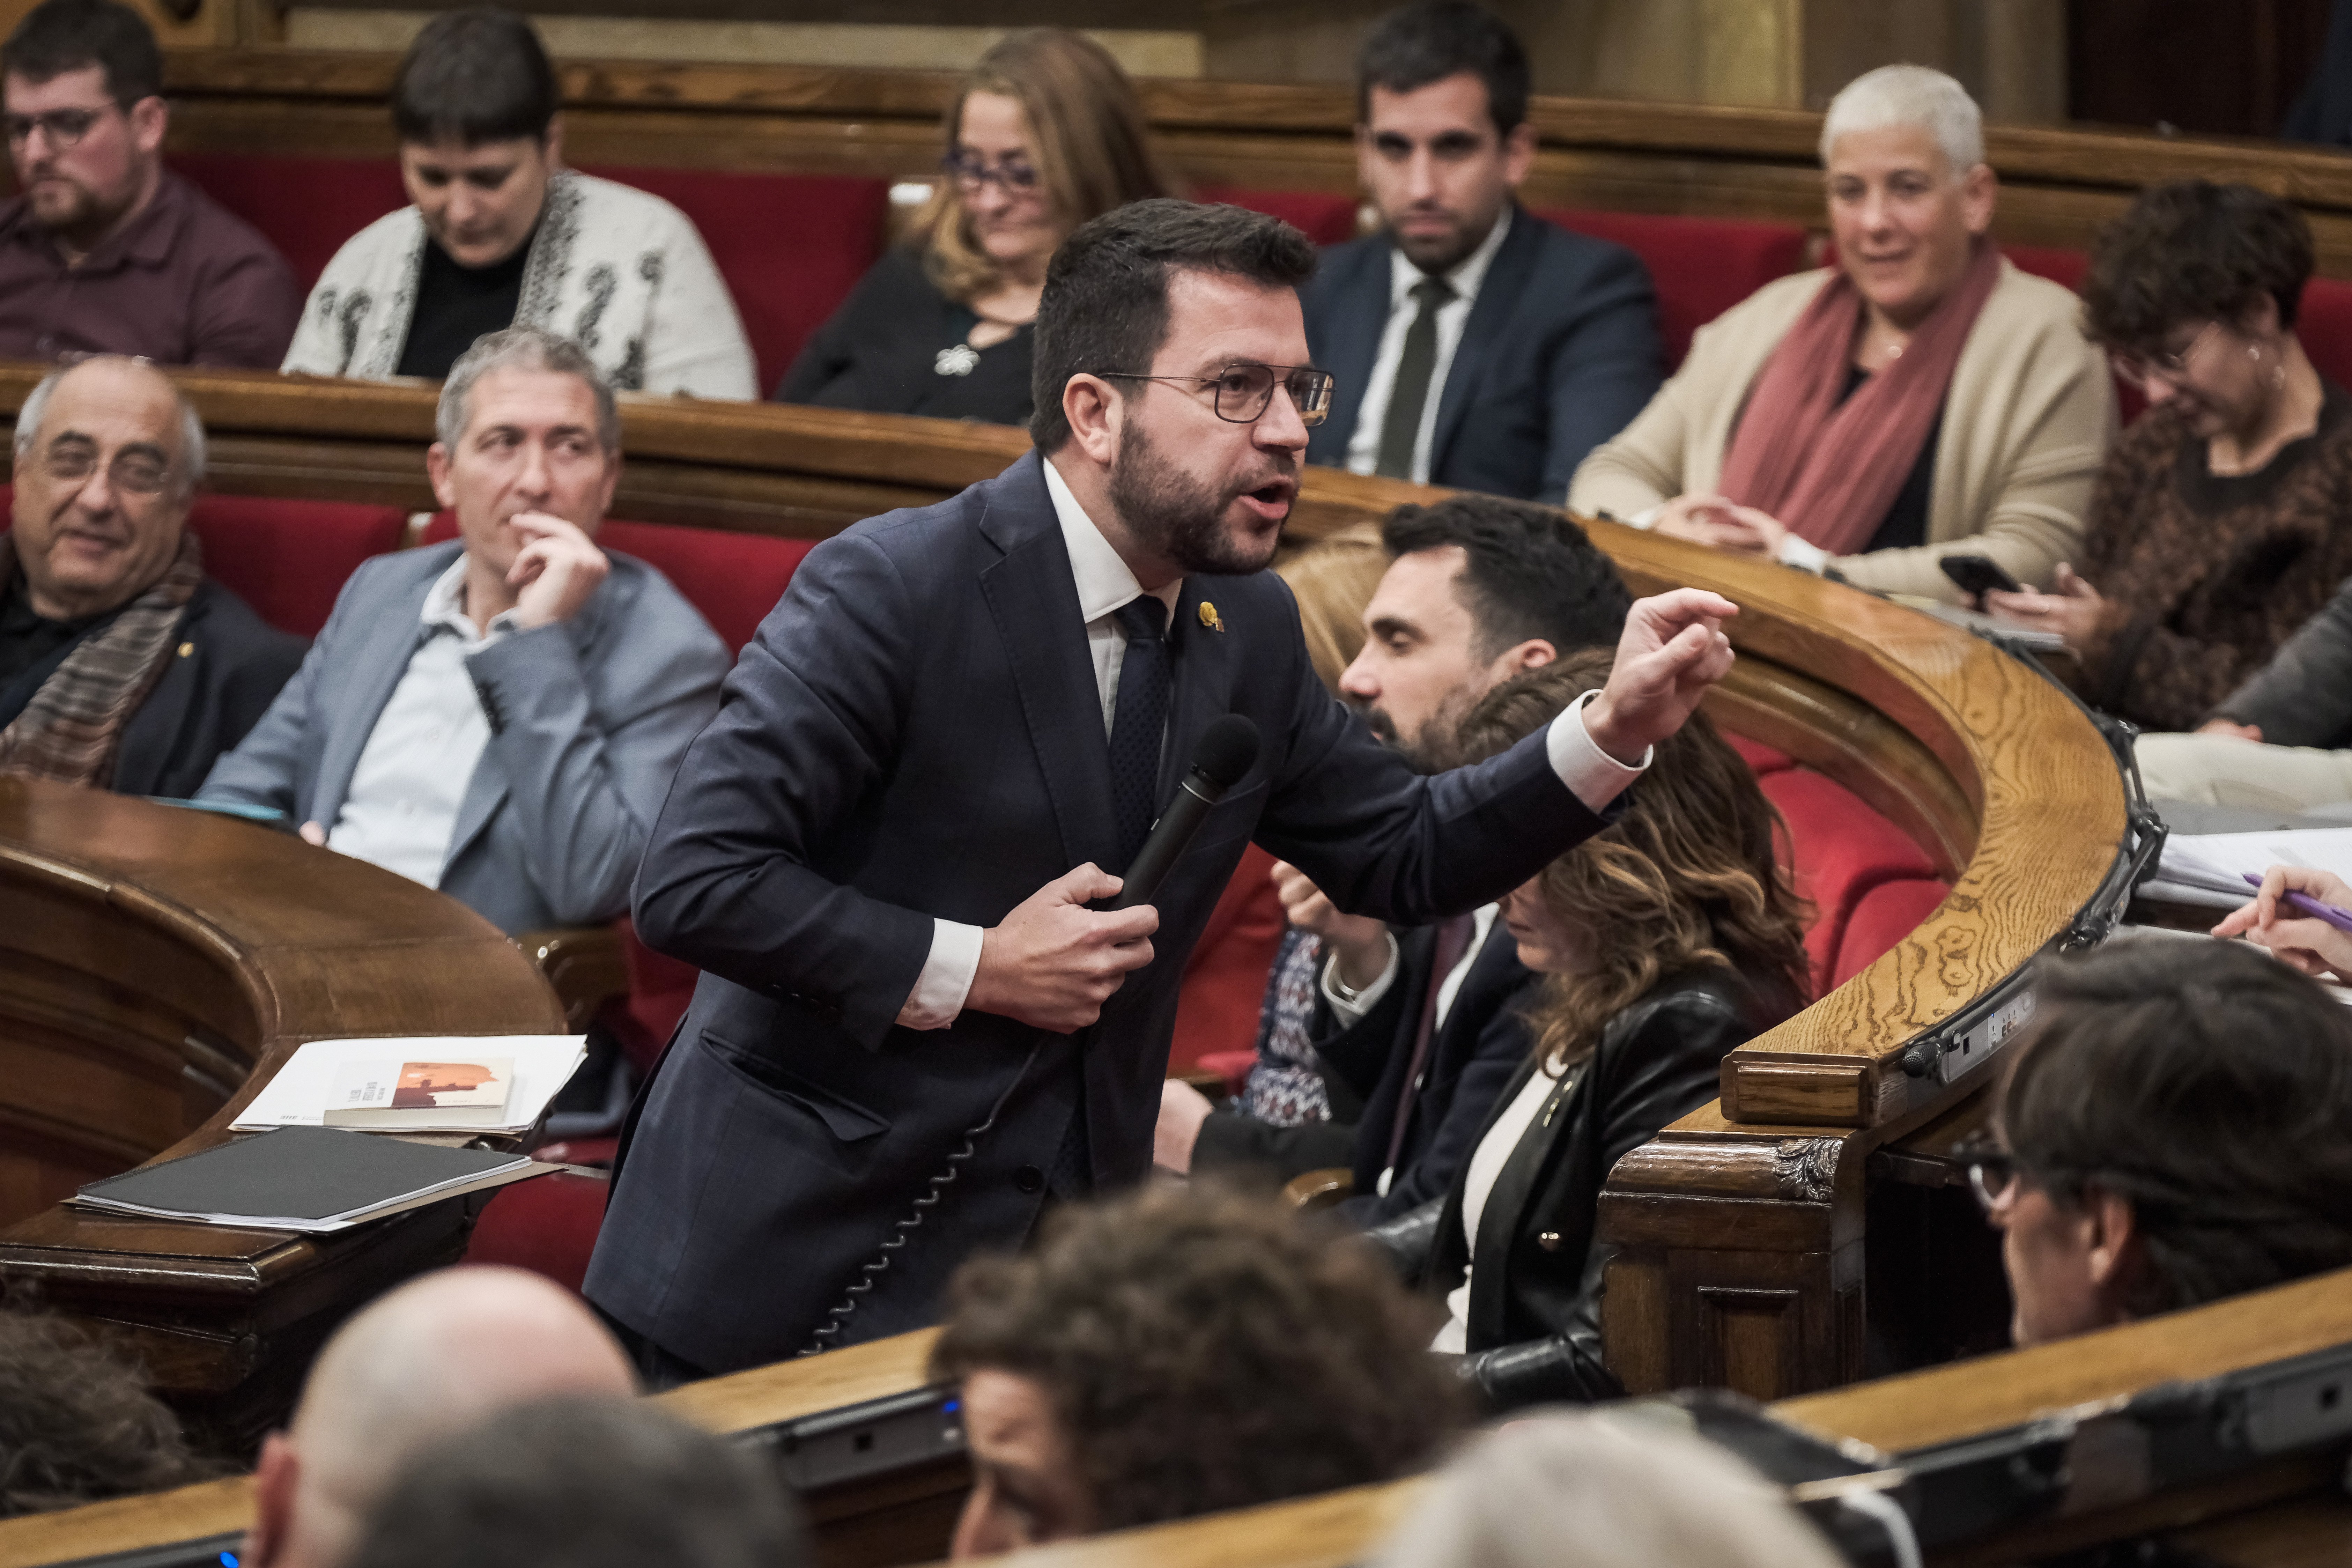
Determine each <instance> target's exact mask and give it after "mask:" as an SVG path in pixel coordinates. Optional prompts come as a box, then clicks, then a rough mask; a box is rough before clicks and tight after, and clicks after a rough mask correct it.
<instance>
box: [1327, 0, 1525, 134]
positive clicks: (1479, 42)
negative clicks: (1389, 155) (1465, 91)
mask: <svg viewBox="0 0 2352 1568" xmlns="http://www.w3.org/2000/svg"><path fill="white" fill-rule="evenodd" d="M1463 71H1468V72H1470V73H1471V74H1472V75H1473V76H1475V77H1476V78H1477V79H1479V80H1480V81H1482V82H1484V83H1486V113H1487V114H1488V115H1489V116H1490V117H1491V118H1492V119H1493V120H1494V121H1495V133H1496V135H1498V136H1508V135H1509V134H1510V133H1511V132H1514V131H1516V130H1517V129H1518V128H1519V126H1520V124H1521V123H1522V122H1523V121H1525V120H1526V119H1527V117H1528V51H1527V49H1526V48H1525V47H1522V46H1521V44H1520V43H1519V36H1518V35H1517V33H1514V32H1512V31H1511V29H1510V28H1508V27H1507V26H1504V25H1503V23H1502V20H1501V18H1499V17H1497V16H1495V14H1494V13H1493V12H1491V11H1488V10H1487V9H1486V7H1485V6H1483V5H1472V4H1470V0H1415V3H1414V4H1412V5H1400V6H1398V7H1397V8H1396V9H1395V10H1393V11H1391V12H1390V13H1389V14H1388V15H1387V16H1383V17H1381V22H1380V26H1377V27H1374V28H1373V29H1372V36H1371V37H1369V38H1367V39H1365V40H1364V52H1363V53H1362V54H1360V55H1359V56H1357V57H1356V123H1358V124H1359V125H1366V124H1370V122H1371V118H1372V89H1374V88H1376V87H1377V88H1381V89H1386V90H1387V91H1390V92H1411V91H1412V90H1413V89H1416V88H1423V87H1427V86H1428V85H1429V84H1430V83H1432V82H1433V81H1444V79H1446V78H1447V77H1450V76H1454V75H1457V74H1459V73H1460V72H1463Z"/></svg>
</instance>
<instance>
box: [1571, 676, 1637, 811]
mask: <svg viewBox="0 0 2352 1568" xmlns="http://www.w3.org/2000/svg"><path fill="white" fill-rule="evenodd" d="M1600 695H1601V694H1600V693H1599V692H1597V691H1588V692H1586V693H1585V694H1584V695H1583V696H1581V697H1580V698H1578V699H1577V700H1575V701H1573V702H1571V703H1570V704H1569V705H1568V706H1567V707H1566V708H1564V709H1562V710H1560V714H1559V718H1557V719H1554V720H1553V721H1551V728H1550V729H1549V731H1545V734H1544V749H1545V750H1546V751H1547V752H1549V754H1550V757H1551V771H1552V772H1554V773H1558V774H1559V782H1560V783H1562V784H1566V785H1567V786H1568V788H1569V793H1570V794H1571V795H1575V796H1576V798H1577V799H1579V800H1580V801H1582V802H1583V803H1584V804H1585V805H1588V806H1590V807H1591V808H1592V809H1593V810H1594V811H1599V810H1600V809H1601V807H1602V806H1604V805H1608V804H1609V803H1610V802H1611V801H1612V800H1615V799H1616V798H1617V797H1618V796H1619V795H1622V794H1624V793H1625V786H1626V785H1627V784H1632V783H1633V781H1634V780H1635V779H1637V778H1640V777H1641V776H1642V772H1643V769H1645V768H1647V767H1648V766H1649V765H1650V759H1651V758H1652V757H1654V756H1655V755H1656V754H1657V748H1656V747H1654V746H1653V747H1651V748H1650V749H1649V750H1647V751H1645V752H1643V753H1642V760H1641V761H1640V762H1639V763H1635V764H1634V765H1633V766H1632V767H1630V768H1629V767H1627V766H1626V765H1625V764H1624V763H1621V762H1619V761H1618V760H1617V759H1616V758H1614V757H1612V756H1611V755H1610V754H1609V753H1608V752H1604V751H1602V750H1601V748H1600V747H1599V746H1597V745H1595V744H1594V743H1593V741H1592V732H1591V731H1589V730H1587V729H1586V728H1585V727H1584V707H1585V704H1586V703H1588V702H1591V700H1593V699H1594V698H1595V697H1598V696H1600Z"/></svg>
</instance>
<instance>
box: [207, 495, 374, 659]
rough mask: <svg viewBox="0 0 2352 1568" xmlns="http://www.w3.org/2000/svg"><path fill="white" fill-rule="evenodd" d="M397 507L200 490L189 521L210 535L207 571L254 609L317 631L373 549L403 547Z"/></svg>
mask: <svg viewBox="0 0 2352 1568" xmlns="http://www.w3.org/2000/svg"><path fill="white" fill-rule="evenodd" d="M407 521H408V520H407V516H406V514H405V513H404V512H403V511H402V510H400V509H399V508H398V507H396V506H354V505H350V504H347V503H343V502H339V501H318V500H268V499H265V498H262V497H259V496H216V495H201V496H198V497H197V498H196V503H195V505H194V507H193V508H192V509H191V510H189V513H188V526H189V527H190V528H192V529H194V530H195V532H196V537H197V538H199V539H201V540H203V541H204V542H205V573H206V574H207V575H209V576H211V577H212V578H213V579H214V580H215V581H216V582H218V583H220V584H222V585H223V586H224V587H226V588H227V589H228V591H229V592H230V593H232V594H235V595H236V596H237V597H238V598H240V599H243V600H244V601H245V602H246V603H247V604H248V605H252V606H253V611H254V614H256V615H257V616H260V617H261V618H262V619H263V620H265V621H268V623H269V624H270V625H271V626H277V627H278V628H279V629H280V630H283V631H289V632H292V633H294V634H295V635H296V636H298V637H316V636H318V635H319V628H320V626H325V625H326V624H327V613H328V612H329V611H331V610H332V609H333V608H334V607H335V595H337V594H339V593H341V591H342V587H343V584H344V583H346V582H347V581H349V580H350V578H351V574H352V573H353V572H355V571H357V570H358V569H359V564H360V563H361V562H362V561H365V560H366V559H367V558H368V557H369V556H371V555H382V554H384V553H385V552H389V551H394V550H397V549H399V548H400V531H401V529H402V528H403V527H404V526H405V525H406V523H407Z"/></svg>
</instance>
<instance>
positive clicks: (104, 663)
mask: <svg viewBox="0 0 2352 1568" xmlns="http://www.w3.org/2000/svg"><path fill="white" fill-rule="evenodd" d="M15 574H16V536H15V535H14V534H13V533H9V534H0V590H5V587H6V584H8V582H9V580H10V579H11V578H12V577H14V576H15ZM204 580H205V562H204V551H203V548H202V547H201V546H199V545H198V544H197V543H196V536H195V535H194V534H193V533H189V532H183V533H182V534H181V535H180V553H179V554H178V555H177V556H175V557H173V562H172V564H171V566H170V568H169V569H168V570H166V571H165V572H164V574H163V576H162V577H160V578H158V579H157V580H156V581H155V582H154V583H153V584H152V585H150V586H149V588H148V589H147V591H146V592H145V593H143V594H142V595H139V596H138V597H137V598H135V599H133V600H131V603H130V604H128V605H124V606H123V607H122V610H121V614H119V615H117V616H115V617H114V619H112V620H111V621H109V622H108V623H107V624H106V625H105V626H101V627H100V628H99V629H98V630H97V631H95V632H92V633H91V634H90V635H89V636H88V637H84V638H82V640H81V641H80V642H79V643H77V644H75V645H74V648H73V651H72V652H71V653H68V654H67V655H66V658H65V662H64V663H62V664H60V665H58V668H57V670H56V673H54V674H52V675H51V676H50V677H49V678H48V679H47V680H45V681H43V682H42V683H41V689H39V690H38V691H37V692H35V693H34V694H33V700H31V701H29V702H27V703H26V704H25V710H24V711H23V712H21V713H19V714H17V715H16V721H15V722H14V723H12V724H10V725H9V726H8V727H7V728H6V729H5V730H0V773H8V774H13V775H16V776H17V777H20V778H37V779H53V780H55V781H56V782H58V783H59V784H88V785H90V786H92V787H93V788H97V789H104V788H106V787H107V786H108V785H109V784H112V783H113V782H114V752H115V747H116V744H117V743H118V742H120V741H121V739H122V727H123V725H125V724H127V723H129V722H130V721H131V715H132V714H133V713H136V712H137V711H138V710H139V704H140V703H142V701H144V700H146V698H147V693H148V692H150V691H152V690H153V689H154V687H155V683H156V682H157V681H158V680H160V679H163V670H164V667H165V666H166V665H167V664H168V663H169V662H170V659H171V657H172V642H173V637H176V636H177V635H178V633H179V629H180V616H181V612H182V611H183V610H184V609H185V608H186V607H187V603H188V600H189V598H190V597H191V596H193V595H194V593H195V591H196V588H197V585H198V584H201V583H203V581H204Z"/></svg>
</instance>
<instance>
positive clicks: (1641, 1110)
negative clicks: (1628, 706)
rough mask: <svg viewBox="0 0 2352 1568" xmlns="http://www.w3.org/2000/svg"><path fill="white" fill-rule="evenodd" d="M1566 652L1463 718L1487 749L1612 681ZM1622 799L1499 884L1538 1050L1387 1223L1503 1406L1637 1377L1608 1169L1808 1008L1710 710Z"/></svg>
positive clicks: (1799, 946) (1380, 1230) (1754, 801)
mask: <svg viewBox="0 0 2352 1568" xmlns="http://www.w3.org/2000/svg"><path fill="white" fill-rule="evenodd" d="M1610 660H1611V655H1610V654H1609V653H1608V652H1607V651H1604V650H1600V649H1593V650H1589V651H1586V652H1583V653H1579V654H1575V655H1572V656H1570V658H1565V659H1562V660H1560V661H1559V662H1558V663H1556V664H1552V665H1549V666H1546V667H1545V668H1541V669H1538V670H1537V671H1535V672H1533V673H1531V674H1528V675H1524V676H1520V677H1518V678H1517V679H1514V680H1511V681H1509V682H1507V683H1506V684H1504V685H1502V686H1498V687H1496V689H1494V690H1493V691H1491V692H1489V693H1487V694H1486V697H1484V698H1483V699H1481V700H1479V702H1478V705H1477V706H1476V707H1475V708H1473V709H1472V710H1470V712H1469V714H1468V716H1467V717H1465V719H1464V720H1463V721H1462V726H1461V730H1460V731H1459V740H1458V742H1457V749H1458V754H1457V755H1456V756H1455V757H1454V758H1452V759H1449V760H1451V761H1454V762H1458V763H1470V762H1475V761H1478V760H1480V759H1483V758H1486V757H1490V756H1494V755H1496V754H1498V753H1500V752H1505V751H1507V750H1508V749H1509V748H1510V746H1511V745H1512V744H1513V743H1514V742H1517V741H1518V740H1519V739H1520V738H1521V737H1523V736H1526V735H1528V734H1532V733H1534V732H1535V731H1538V730H1539V729H1541V728H1543V727H1544V726H1545V725H1546V724H1548V723H1549V722H1550V721H1551V720H1552V718H1553V716H1554V715H1556V714H1557V713H1559V710H1561V709H1563V708H1566V707H1567V706H1569V704H1570V703H1571V702H1573V701H1575V700H1577V699H1578V698H1579V697H1580V696H1582V695H1583V694H1584V693H1586V692H1589V691H1598V690H1599V689H1601V687H1602V686H1603V685H1604V684H1606V683H1607V681H1608V679H1609V666H1610ZM1626 798H1627V801H1628V805H1627V806H1626V808H1625V811H1624V813H1623V815H1622V816H1620V817H1619V818H1618V819H1617V821H1616V822H1615V823H1614V824H1612V826H1609V827H1608V828H1606V829H1605V830H1603V831H1602V832H1601V833H1598V834H1596V835H1594V836H1593V837H1591V838H1589V839H1587V840H1585V842H1584V843H1582V844H1580V845H1579V846H1578V847H1576V848H1574V849H1572V850H1570V851H1569V852H1568V853H1567V854H1566V855H1563V856H1561V857H1560V858H1559V859H1557V860H1555V861H1553V862H1552V863H1551V864H1550V865H1549V866H1548V867H1546V868H1544V869H1543V871H1542V872H1541V873H1539V874H1538V876H1537V877H1536V878H1535V879H1533V880H1531V881H1529V882H1528V883H1526V884H1525V885H1523V886H1521V887H1519V888H1517V889H1515V890H1514V891H1512V892H1511V893H1510V894H1509V895H1507V897H1506V898H1505V899H1504V900H1503V908H1502V915H1501V919H1502V920H1503V921H1504V923H1505V924H1506V925H1507V926H1508V927H1509V929H1510V931H1511V934H1512V935H1513V936H1514V937H1516V938H1517V940H1518V944H1519V962H1520V963H1523V964H1525V965H1527V966H1528V968H1529V969H1532V970H1535V971H1536V972H1538V973H1539V974H1541V975H1542V976H1543V981H1542V983H1541V985H1540V986H1539V988H1538V990H1537V991H1536V993H1535V1000H1534V1002H1533V1003H1532V1004H1531V1005H1530V1006H1529V1009H1528V1035H1529V1036H1530V1037H1531V1038H1532V1040H1533V1049H1532V1050H1531V1051H1530V1052H1529V1054H1528V1059H1527V1061H1526V1062H1525V1063H1524V1064H1522V1065H1521V1067H1520V1068H1519V1071H1518V1074H1517V1077H1516V1078H1514V1079H1512V1080H1511V1082H1510V1083H1509V1084H1508V1085H1507V1087H1506V1088H1505V1089H1503V1091H1502V1094H1501V1096H1500V1098H1499V1099H1498V1100H1496V1104H1495V1109H1494V1110H1493V1111H1492V1112H1491V1113H1490V1114H1489V1115H1488V1117H1487V1119H1486V1127H1485V1128H1484V1130H1483V1131H1481V1132H1480V1134H1479V1138H1478V1142H1477V1145H1476V1147H1475V1151H1474V1152H1472V1154H1471V1156H1470V1159H1469V1161H1468V1162H1467V1163H1465V1165H1464V1166H1463V1168H1462V1170H1461V1171H1460V1172H1459V1173H1457V1174H1456V1175H1455V1176H1454V1184H1453V1187H1452V1189H1451V1190H1450V1191H1448V1192H1447V1194H1445V1196H1444V1197H1442V1198H1433V1199H1432V1200H1430V1201H1429V1202H1428V1203H1426V1204H1423V1205H1422V1206H1421V1207H1419V1208H1416V1209H1412V1210H1409V1211H1407V1212H1406V1213H1404V1214H1402V1215H1399V1216H1397V1217H1396V1218H1394V1219H1391V1220H1389V1221H1386V1222H1384V1223H1382V1224H1381V1225H1378V1226H1372V1227H1371V1228H1370V1230H1368V1231H1367V1232H1366V1233H1365V1234H1366V1235H1368V1236H1370V1237H1371V1238H1372V1239H1373V1240H1374V1241H1375V1242H1377V1243H1379V1244H1380V1245H1381V1246H1382V1247H1385V1248H1387V1249H1388V1251H1389V1253H1390V1255H1391V1258H1393V1259H1394V1260H1395V1261H1396V1262H1397V1264H1398V1265H1399V1267H1400V1268H1401V1269H1402V1272H1403V1273H1404V1275H1405V1277H1406V1279H1409V1280H1413V1281H1417V1282H1419V1283H1420V1284H1421V1285H1422V1286H1423V1288H1424V1289H1427V1290H1429V1291H1430V1292H1431V1293H1433V1294H1435V1295H1439V1296H1442V1297H1444V1300H1445V1306H1446V1310H1447V1312H1448V1314H1449V1315H1448V1319H1447V1321H1446V1324H1445V1326H1444V1328H1443V1329H1442V1330H1440V1331H1439V1332H1438V1336H1437V1339H1436V1342H1435V1343H1434V1346H1433V1348H1434V1349H1436V1350H1440V1351H1448V1352H1455V1353H1457V1354H1461V1355H1463V1356H1464V1357H1465V1363H1464V1366H1463V1373H1464V1376H1465V1378H1466V1379H1467V1380H1469V1381H1470V1382H1472V1383H1474V1384H1476V1385H1477V1387H1478V1388H1479V1389H1480V1390H1481V1391H1482V1392H1483V1393H1484V1394H1486V1397H1487V1399H1488V1400H1489V1401H1490V1402H1491V1403H1492V1404H1494V1405H1496V1406H1498V1407H1511V1406H1516V1405H1528V1404H1533V1403H1537V1402H1539V1401H1546V1400H1592V1399H1602V1398H1611V1397H1614V1396H1615V1395H1617V1394H1621V1393H1622V1392H1623V1391H1622V1389H1621V1388H1620V1387H1619V1386H1618V1384H1617V1380H1616V1379H1615V1378H1614V1377H1612V1375H1611V1374H1610V1373H1609V1371H1608V1369H1607V1368H1606V1367H1604V1366H1603V1365H1602V1364H1601V1273H1602V1270H1603V1269H1604V1268H1605V1267H1606V1266H1607V1264H1608V1261H1609V1252H1608V1249H1607V1248H1606V1247H1601V1246H1600V1245H1599V1244H1598V1242H1597V1241H1596V1239H1595V1237H1594V1234H1593V1221H1594V1214H1595V1211H1596V1209H1597V1207H1598V1205H1599V1202H1600V1196H1601V1183H1602V1182H1603V1181H1605V1180H1606V1179H1607V1178H1608V1175H1609V1171H1610V1168H1611V1167H1612V1166H1613V1165H1615V1164H1616V1163H1617V1162H1618V1160H1619V1159H1621V1158H1622V1156H1623V1155H1625V1154H1626V1153H1627V1152H1629V1151H1631V1150H1633V1148H1635V1147H1636V1146H1638V1145H1640V1144H1643V1143H1646V1142H1649V1141H1650V1140H1651V1139H1652V1138H1654V1137H1655V1136H1657V1134H1658V1131H1659V1130H1660V1129H1662V1128H1664V1126H1665V1125H1666V1124H1667V1123H1669V1122H1671V1121H1676V1120H1678V1119H1679V1118H1681V1117H1684V1116H1686V1115H1688V1114H1689V1113H1690V1112H1692V1111H1694V1110H1697V1109H1698V1108H1699V1107H1701V1106H1703V1105H1705V1104H1706V1102H1707V1101H1709V1100H1713V1099H1714V1098H1715V1096H1716V1084H1717V1075H1718V1070H1719V1068H1720V1066H1721V1063H1722V1060H1723V1058H1724V1055H1725V1054H1726V1053H1727V1052H1728V1051H1729V1050H1730V1049H1731V1048H1732V1047H1735V1046H1738V1045H1739V1044H1740V1043H1741V1042H1743V1041H1745V1040H1748V1039H1750V1038H1752V1037H1755V1036H1756V1035H1759V1034H1761V1033H1762V1032H1763V1031H1764V1030H1766V1029H1768V1028H1770V1027H1771V1026H1773V1025H1775V1024H1777V1023H1779V1022H1780V1020H1782V1019H1784V1018H1786V1017H1788V1016H1790V1014H1792V1013H1794V1012H1796V1011H1797V1009H1798V1008H1799V1007H1801V1006H1802V1005H1804V1001H1805V987H1806V974H1807V968H1806V960H1805V949H1804V906H1803V904H1802V902H1801V900H1799V899H1798V898H1797V896H1796V895H1795V893H1794V892H1792V891H1791V890H1790V887H1789V884H1788V880H1787V879H1786V877H1785V876H1784V875H1783V874H1782V873H1781V871H1780V868H1779V867H1778V866H1777V865H1776V864H1775V862H1774V859H1773V854H1772V843H1773V837H1774V829H1775V826H1776V825H1777V823H1778V821H1779V818H1778V816H1777V814H1776V813H1775V812H1774V811H1773V809H1772V806H1771V805H1770V803H1769V802H1768V801H1767V800H1766V799H1765V798H1764V795H1763V792H1762V791H1760V790H1759V789H1758V788H1757V787H1756V780H1755V777H1754V775H1753V774H1751V773H1749V772H1748V767H1747V764H1746V763H1742V762H1741V761H1740V760H1739V756H1738V752H1734V751H1733V750H1732V749H1731V748H1730V747H1729V746H1728V745H1727V744H1725V743H1724V741H1723V738H1722V737H1721V736H1719V735H1717V733H1716V732H1715V729H1714V726H1712V725H1711V724H1709V723H1708V722H1707V721H1706V718H1705V717H1704V716H1703V715H1699V714H1693V715H1692V717H1691V719H1690V721H1689V722H1687V723H1685V725H1684V726H1683V727H1682V729H1681V731H1679V732H1677V733H1676V734H1675V735H1674V736H1673V737H1672V738H1671V739H1669V740H1666V741H1663V742H1659V744H1658V747H1657V750H1656V753H1655V755H1654V758H1653V760H1652V762H1651V764H1650V768H1649V771H1648V772H1647V773H1644V774H1643V776H1642V782H1641V785H1640V787H1639V788H1637V789H1635V790H1633V791H1631V792H1630V793H1629V794H1628V795H1627V797H1626Z"/></svg>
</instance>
